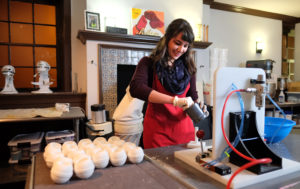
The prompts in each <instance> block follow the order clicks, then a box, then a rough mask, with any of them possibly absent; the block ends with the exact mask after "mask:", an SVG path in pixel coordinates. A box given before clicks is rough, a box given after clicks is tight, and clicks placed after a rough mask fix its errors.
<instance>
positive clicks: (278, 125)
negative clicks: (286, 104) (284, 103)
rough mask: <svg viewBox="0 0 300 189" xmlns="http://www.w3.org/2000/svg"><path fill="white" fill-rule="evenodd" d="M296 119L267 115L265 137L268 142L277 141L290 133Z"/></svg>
mask: <svg viewBox="0 0 300 189" xmlns="http://www.w3.org/2000/svg"><path fill="white" fill-rule="evenodd" d="M294 125H296V122H295V121H292V120H289V119H283V118H279V117H265V139H266V140H267V143H276V142H280V141H281V140H283V139H284V138H285V137H286V136H288V135H289V133H290V132H291V130H292V128H293V126H294Z"/></svg>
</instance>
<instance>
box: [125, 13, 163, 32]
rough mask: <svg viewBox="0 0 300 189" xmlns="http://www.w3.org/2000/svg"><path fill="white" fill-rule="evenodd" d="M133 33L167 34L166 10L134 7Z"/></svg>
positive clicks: (132, 17)
mask: <svg viewBox="0 0 300 189" xmlns="http://www.w3.org/2000/svg"><path fill="white" fill-rule="evenodd" d="M131 15H132V16H131V19H132V34H133V35H154V36H160V37H161V36H163V35H164V34H165V23H164V12H160V11H154V10H147V9H139V8H132V14H131Z"/></svg>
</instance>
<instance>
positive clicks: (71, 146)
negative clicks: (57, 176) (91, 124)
mask: <svg viewBox="0 0 300 189" xmlns="http://www.w3.org/2000/svg"><path fill="white" fill-rule="evenodd" d="M73 150H78V146H77V144H76V142H74V141H66V142H64V143H63V145H62V152H63V154H64V156H67V154H68V152H69V151H73Z"/></svg>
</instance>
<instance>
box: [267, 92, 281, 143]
mask: <svg viewBox="0 0 300 189" xmlns="http://www.w3.org/2000/svg"><path fill="white" fill-rule="evenodd" d="M267 97H268V98H269V100H270V101H271V102H272V103H273V104H274V106H275V107H276V108H277V109H278V110H279V111H280V112H281V113H282V115H283V117H284V119H285V120H286V114H285V113H284V111H283V110H282V109H281V108H280V107H279V106H278V105H277V103H276V102H275V101H274V100H273V99H272V98H271V97H270V95H269V94H267ZM284 123H285V121H283V122H282V123H281V124H280V126H279V127H278V128H277V129H276V131H275V132H274V133H273V136H272V138H271V140H270V144H271V143H272V142H273V140H274V137H275V136H276V135H277V133H278V132H279V130H280V129H281V127H282V126H283V125H284Z"/></svg>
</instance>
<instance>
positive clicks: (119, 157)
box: [109, 148, 127, 166]
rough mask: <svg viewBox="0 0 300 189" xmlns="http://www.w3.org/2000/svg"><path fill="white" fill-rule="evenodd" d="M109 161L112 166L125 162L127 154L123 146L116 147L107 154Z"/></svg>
mask: <svg viewBox="0 0 300 189" xmlns="http://www.w3.org/2000/svg"><path fill="white" fill-rule="evenodd" d="M109 157H110V162H111V164H113V165H114V166H122V165H124V164H125V162H126V159H127V155H126V152H125V150H124V149H123V148H117V149H116V150H114V151H111V152H110V154H109Z"/></svg>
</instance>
